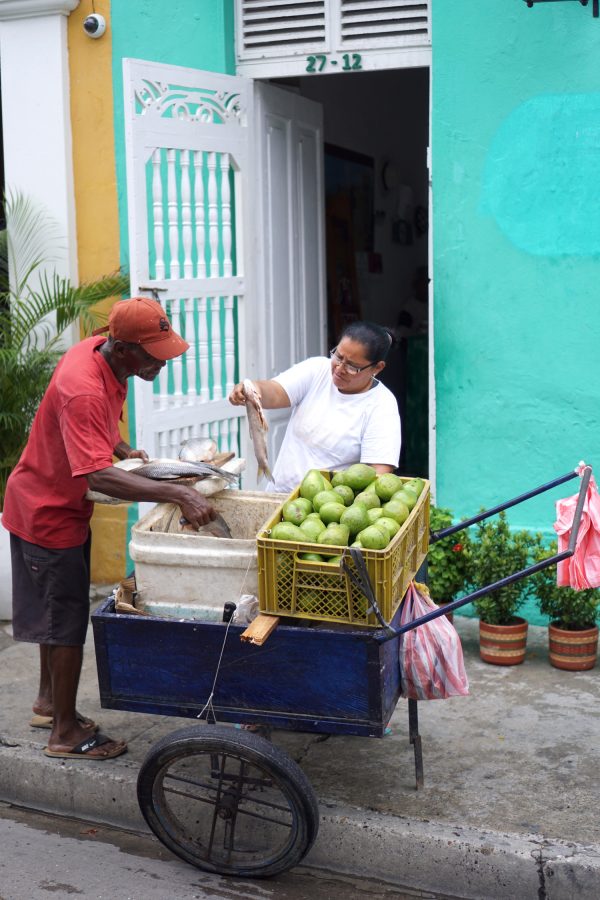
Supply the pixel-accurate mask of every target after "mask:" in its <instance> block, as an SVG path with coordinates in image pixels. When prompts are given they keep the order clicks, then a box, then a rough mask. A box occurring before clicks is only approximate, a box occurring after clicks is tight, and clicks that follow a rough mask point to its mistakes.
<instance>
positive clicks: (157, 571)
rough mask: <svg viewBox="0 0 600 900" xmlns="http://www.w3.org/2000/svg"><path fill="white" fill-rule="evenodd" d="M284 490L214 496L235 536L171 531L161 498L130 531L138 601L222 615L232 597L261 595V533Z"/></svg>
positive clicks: (171, 611)
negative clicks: (258, 546) (258, 554)
mask: <svg viewBox="0 0 600 900" xmlns="http://www.w3.org/2000/svg"><path fill="white" fill-rule="evenodd" d="M286 496H287V495H285V494H275V493H263V492H259V491H239V490H226V491H222V492H221V493H220V494H216V495H215V496H214V497H211V503H213V505H214V507H215V509H216V510H217V511H218V512H219V513H220V514H221V515H222V516H223V518H224V519H225V521H226V522H227V524H228V526H229V528H230V531H231V534H232V537H231V538H216V537H209V536H206V537H205V536H202V535H198V534H193V533H189V532H184V533H181V534H172V533H168V532H167V531H166V530H165V528H166V520H167V519H168V515H167V512H168V510H169V509H171V508H172V507H170V505H169V504H164V503H159V504H157V505H156V506H155V507H154V508H153V509H151V510H150V512H149V513H147V514H146V515H145V516H144V517H143V518H142V519H140V520H139V522H137V523H136V524H135V525H134V526H133V528H132V531H131V542H130V544H129V552H130V555H131V558H132V560H133V562H134V564H135V580H136V587H137V591H138V596H137V599H136V606H137V607H138V608H139V609H143V610H146V611H147V612H150V613H154V614H155V615H168V616H180V617H188V618H189V617H191V618H203V619H215V620H220V619H221V618H222V614H223V605H224V604H225V603H226V602H227V601H232V602H233V603H237V602H238V600H239V599H240V596H241V595H242V594H255V595H256V596H258V576H257V557H256V535H257V533H258V532H259V531H260V530H261V528H262V526H263V525H264V523H265V522H267V521H268V519H270V518H271V517H272V515H273V514H274V512H275V510H276V509H277V507H278V506H279V505H280V504H281V503H282V502H283V500H285V497H286Z"/></svg>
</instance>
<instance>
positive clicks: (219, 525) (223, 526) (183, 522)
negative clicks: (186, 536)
mask: <svg viewBox="0 0 600 900" xmlns="http://www.w3.org/2000/svg"><path fill="white" fill-rule="evenodd" d="M179 524H180V526H182V530H183V531H189V532H190V533H192V534H196V535H200V536H201V537H217V538H230V537H231V529H230V528H229V525H228V524H227V522H226V521H225V519H224V518H223V516H222V515H221V514H220V513H217V516H216V518H215V519H211V521H210V522H207V523H206V525H201V526H200V527H199V528H192V526H191V525H190V524H189V522H188V521H187V519H185V518H184V517H183V516H182V517H181V518H180V519H179Z"/></svg>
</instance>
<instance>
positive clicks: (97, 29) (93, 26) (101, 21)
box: [83, 13, 106, 38]
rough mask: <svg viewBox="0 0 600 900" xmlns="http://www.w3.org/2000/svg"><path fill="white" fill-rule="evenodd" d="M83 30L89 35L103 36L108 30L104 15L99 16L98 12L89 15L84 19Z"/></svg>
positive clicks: (93, 36) (94, 36) (92, 36)
mask: <svg viewBox="0 0 600 900" xmlns="http://www.w3.org/2000/svg"><path fill="white" fill-rule="evenodd" d="M83 30H84V31H85V33H86V34H87V36H88V37H91V38H99V37H102V35H103V34H104V32H105V31H106V20H105V18H104V16H99V15H98V14H97V13H92V15H91V16H88V17H87V19H85V20H84V22H83Z"/></svg>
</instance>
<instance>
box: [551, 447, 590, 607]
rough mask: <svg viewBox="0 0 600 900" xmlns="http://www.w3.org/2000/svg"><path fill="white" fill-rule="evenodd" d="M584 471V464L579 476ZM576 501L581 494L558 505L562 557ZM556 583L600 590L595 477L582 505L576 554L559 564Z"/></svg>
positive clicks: (556, 526)
mask: <svg viewBox="0 0 600 900" xmlns="http://www.w3.org/2000/svg"><path fill="white" fill-rule="evenodd" d="M584 468H585V466H584V464H583V463H581V465H580V466H579V469H578V472H579V475H582V473H583V469H584ZM577 497H578V494H574V495H573V496H572V497H567V498H566V499H565V500H558V501H557V503H556V522H555V523H554V530H555V531H556V533H557V535H558V550H559V553H560V552H562V551H563V550H566V549H567V547H568V545H569V538H570V537H571V528H572V526H573V517H574V515H575V507H576V506H577ZM556 581H557V583H558V585H559V586H560V587H565V586H569V587H572V588H574V589H575V590H576V591H582V590H584V589H585V588H597V587H600V496H599V495H598V488H597V487H596V482H595V481H594V478H593V476H592V478H590V483H589V485H588V489H587V493H586V496H585V502H584V504H583V514H582V516H581V525H580V526H579V532H578V534H577V541H576V544H575V553H574V554H573V556H570V557H569V558H568V559H564V560H563V561H562V562H559V563H558V565H557V567H556Z"/></svg>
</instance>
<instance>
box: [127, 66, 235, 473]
mask: <svg viewBox="0 0 600 900" xmlns="http://www.w3.org/2000/svg"><path fill="white" fill-rule="evenodd" d="M250 87H251V85H250V82H248V81H247V80H245V79H241V78H233V77H230V76H226V75H217V74H213V73H208V72H201V71H198V70H195V69H184V68H179V67H174V66H163V65H160V64H158V63H149V62H144V61H140V60H125V61H124V92H125V121H126V145H127V191H128V209H129V217H128V218H129V228H130V235H129V246H130V270H131V290H132V295H134V296H135V295H137V294H146V295H148V294H150V295H151V294H153V293H154V295H155V296H157V298H159V299H160V302H161V304H162V305H163V306H164V308H165V309H166V311H167V313H168V316H169V318H170V319H171V321H172V323H173V326H174V328H175V330H176V331H178V332H179V333H180V334H182V335H183V336H184V337H185V339H186V340H187V341H188V343H189V344H190V349H189V350H188V351H187V352H186V353H185V354H184V355H183V356H182V357H179V358H178V359H175V360H170V361H169V362H168V363H167V366H165V368H164V369H163V371H162V372H161V374H160V376H159V377H158V378H157V379H156V380H155V382H154V383H153V384H147V383H145V382H142V381H141V380H140V379H136V380H135V421H136V440H137V444H138V446H140V447H143V448H144V449H145V450H147V451H148V453H149V454H150V455H152V456H169V457H172V456H177V455H178V452H179V446H180V443H181V441H182V440H184V439H186V438H189V437H198V436H211V437H212V438H213V439H215V440H216V441H217V443H218V444H219V448H220V449H221V450H229V449H231V450H235V452H236V453H237V452H239V449H240V447H239V416H240V415H241V414H243V410H240V409H239V408H237V407H233V406H231V405H230V404H229V403H228V401H227V396H228V394H229V392H230V390H231V389H232V387H233V385H234V383H235V379H236V377H237V374H238V373H237V366H238V348H239V330H240V327H241V323H242V320H243V315H244V309H243V305H244V298H245V294H246V278H245V269H244V248H243V234H244V225H243V220H244V215H245V208H244V202H245V199H246V195H247V184H248V124H249V122H250V121H251V120H252V108H251V105H252V92H251V90H250V89H249V88H250Z"/></svg>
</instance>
